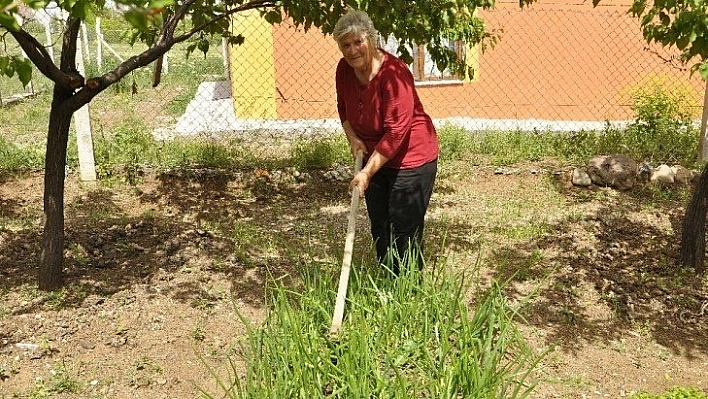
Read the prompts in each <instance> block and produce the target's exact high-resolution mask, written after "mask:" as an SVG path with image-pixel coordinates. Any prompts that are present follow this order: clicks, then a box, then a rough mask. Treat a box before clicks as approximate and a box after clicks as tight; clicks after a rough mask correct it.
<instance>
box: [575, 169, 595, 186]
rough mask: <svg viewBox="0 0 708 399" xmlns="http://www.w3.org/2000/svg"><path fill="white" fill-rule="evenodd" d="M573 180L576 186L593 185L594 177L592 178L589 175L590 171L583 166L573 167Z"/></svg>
mask: <svg viewBox="0 0 708 399" xmlns="http://www.w3.org/2000/svg"><path fill="white" fill-rule="evenodd" d="M571 182H572V183H573V185H574V186H580V187H589V186H591V185H592V179H590V175H588V172H586V171H585V169H582V168H575V169H573V176H572V178H571Z"/></svg>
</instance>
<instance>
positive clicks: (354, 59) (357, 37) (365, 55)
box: [338, 34, 373, 71]
mask: <svg viewBox="0 0 708 399" xmlns="http://www.w3.org/2000/svg"><path fill="white" fill-rule="evenodd" d="M338 44H339V51H341V52H342V55H343V56H344V59H345V60H346V61H347V63H348V64H349V65H351V67H352V68H354V69H358V70H362V71H365V70H366V69H367V68H368V67H369V66H370V65H371V59H372V55H373V52H372V50H373V49H372V48H371V46H370V45H369V40H368V39H367V37H366V35H364V34H349V35H346V36H343V37H342V38H341V39H339V42H338Z"/></svg>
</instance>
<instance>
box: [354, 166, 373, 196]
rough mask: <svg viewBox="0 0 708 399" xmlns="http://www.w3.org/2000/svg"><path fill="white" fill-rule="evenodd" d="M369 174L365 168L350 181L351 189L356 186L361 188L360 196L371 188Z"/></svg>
mask: <svg viewBox="0 0 708 399" xmlns="http://www.w3.org/2000/svg"><path fill="white" fill-rule="evenodd" d="M369 180H370V177H369V175H368V174H367V173H366V172H364V171H363V170H362V171H360V172H359V173H357V174H355V175H354V178H353V179H352V181H351V182H350V183H349V191H354V187H357V188H358V189H359V197H363V196H364V191H366V189H367V188H369Z"/></svg>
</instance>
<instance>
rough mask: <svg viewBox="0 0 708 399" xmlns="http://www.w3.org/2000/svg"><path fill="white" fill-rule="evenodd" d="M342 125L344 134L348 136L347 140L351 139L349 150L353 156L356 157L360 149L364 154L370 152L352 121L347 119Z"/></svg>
mask: <svg viewBox="0 0 708 399" xmlns="http://www.w3.org/2000/svg"><path fill="white" fill-rule="evenodd" d="M342 127H343V128H344V134H345V135H346V136H347V141H349V150H350V151H351V152H352V158H355V159H356V153H357V152H359V151H361V153H362V154H364V155H366V154H368V153H369V152H368V151H367V150H366V145H364V142H363V141H361V139H360V138H359V136H358V135H357V134H356V132H355V131H354V128H353V127H352V125H351V123H349V121H345V122H344V124H343V125H342Z"/></svg>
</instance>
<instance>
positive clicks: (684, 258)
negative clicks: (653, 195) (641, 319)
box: [680, 166, 708, 273]
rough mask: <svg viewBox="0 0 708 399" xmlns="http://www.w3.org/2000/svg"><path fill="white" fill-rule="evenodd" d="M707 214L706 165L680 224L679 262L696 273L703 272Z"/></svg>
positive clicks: (707, 183) (707, 186) (707, 167)
mask: <svg viewBox="0 0 708 399" xmlns="http://www.w3.org/2000/svg"><path fill="white" fill-rule="evenodd" d="M707 214H708V166H704V168H703V173H702V174H701V178H700V180H699V181H698V184H696V187H695V188H694V189H693V195H692V196H691V201H690V202H689V203H688V206H687V207H686V214H685V215H684V217H683V223H682V226H681V254H680V255H681V263H682V264H683V265H684V266H687V267H692V268H694V269H695V271H696V272H697V273H704V272H705V264H704V261H705V251H706V215H707Z"/></svg>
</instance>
